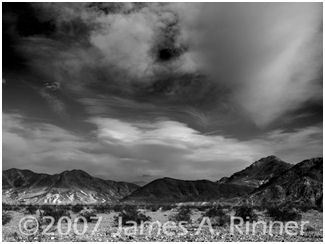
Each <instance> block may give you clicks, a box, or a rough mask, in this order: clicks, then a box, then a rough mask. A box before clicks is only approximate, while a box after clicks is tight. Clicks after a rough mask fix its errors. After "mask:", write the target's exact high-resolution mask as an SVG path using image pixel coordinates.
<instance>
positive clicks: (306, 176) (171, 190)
mask: <svg viewBox="0 0 325 244" xmlns="http://www.w3.org/2000/svg"><path fill="white" fill-rule="evenodd" d="M322 179H323V159H322V158H314V159H309V160H305V161H303V162H301V163H298V164H296V165H292V164H289V163H286V162H284V161H282V160H280V159H279V158H277V157H275V156H269V157H266V158H262V159H260V160H258V161H256V162H254V163H252V164H251V165H250V166H249V167H247V168H245V169H244V170H241V171H239V172H237V173H234V174H233V175H232V176H230V177H224V178H222V179H220V180H219V181H216V182H213V181H209V180H194V181H189V180H179V179H172V178H168V177H165V178H161V179H156V180H154V181H152V182H149V183H148V184H145V185H144V186H141V187H140V186H138V185H135V184H132V183H126V182H115V181H110V180H103V179H99V178H96V177H93V176H91V175H89V174H87V173H86V172H84V171H81V170H72V171H64V172H62V173H60V174H55V175H48V174H37V173H34V172H32V171H30V170H19V169H9V170H5V171H3V177H2V187H3V192H2V196H3V202H6V203H11V204H21V203H24V204H29V203H32V204H69V203H82V204H106V203H116V202H118V201H120V202H123V203H157V202H158V203H179V202H211V201H219V202H220V201H238V198H241V199H242V200H245V201H246V200H250V201H251V202H252V203H254V204H257V205H261V204H264V203H275V204H280V203H285V202H288V201H289V202H290V203H291V202H298V203H301V204H304V205H311V206H315V207H319V206H320V205H321V204H322V190H323V181H322ZM234 199H235V200H234Z"/></svg>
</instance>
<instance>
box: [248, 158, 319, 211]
mask: <svg viewBox="0 0 325 244" xmlns="http://www.w3.org/2000/svg"><path fill="white" fill-rule="evenodd" d="M250 198H251V199H252V200H253V202H254V204H262V203H263V202H264V203H267V204H271V203H275V204H282V203H285V204H292V203H296V204H299V205H306V206H314V207H322V205H323V158H313V159H309V160H304V161H302V162H300V163H298V164H296V165H295V166H293V167H291V168H289V169H288V170H286V171H284V172H282V173H281V174H280V175H278V176H276V177H273V178H271V179H270V180H269V181H268V182H267V183H265V184H263V185H261V186H260V187H259V188H258V189H256V190H255V191H254V193H253V194H252V195H251V197H250Z"/></svg>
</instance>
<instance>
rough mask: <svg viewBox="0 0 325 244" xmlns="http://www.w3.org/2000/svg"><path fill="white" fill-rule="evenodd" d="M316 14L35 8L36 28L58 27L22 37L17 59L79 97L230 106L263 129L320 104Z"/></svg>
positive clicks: (228, 8) (210, 8) (251, 8)
mask: <svg viewBox="0 0 325 244" xmlns="http://www.w3.org/2000/svg"><path fill="white" fill-rule="evenodd" d="M28 6H29V5H28ZM319 6H320V5H319V4H247V5H245V4H244V5H243V4H168V3H166V4H158V3H157V4H132V3H126V4H113V3H108V4H95V3H92V4H87V3H82V4H74V3H66V4H54V3H44V4H33V5H31V6H29V7H28V8H32V9H33V11H34V12H33V13H34V14H35V16H36V17H35V16H34V17H33V19H35V18H36V19H37V20H38V22H36V21H35V23H38V24H37V26H42V27H43V25H49V26H54V27H53V28H51V29H50V31H49V32H50V33H47V32H44V33H41V34H40V33H39V32H35V33H33V32H31V31H28V28H27V31H23V32H22V33H21V32H19V31H17V33H18V35H20V36H21V38H20V40H19V44H18V45H17V49H16V50H19V51H20V54H22V55H23V57H24V58H25V59H27V60H28V65H29V66H30V67H32V68H33V69H34V71H36V72H38V73H39V74H41V76H42V77H44V78H45V79H46V80H47V81H48V82H59V83H60V84H62V87H63V88H64V89H69V90H70V91H72V92H73V93H75V94H76V96H81V97H83V98H92V97H93V96H94V94H101V95H103V96H110V95H112V94H114V95H116V96H119V97H121V98H126V99H133V100H135V101H141V100H150V102H151V103H152V104H156V105H157V106H159V107H160V106H163V107H164V106H165V107H166V106H178V105H181V107H182V106H183V105H184V104H186V105H188V106H190V107H192V108H193V109H196V110H200V111H203V112H205V113H208V112H209V111H212V110H214V111H215V110H217V112H220V111H222V109H223V107H224V106H227V108H228V110H229V111H230V110H234V111H235V113H237V112H238V111H236V110H243V111H245V113H246V114H247V116H249V117H250V118H251V120H252V121H254V122H255V123H256V124H258V125H260V126H265V125H267V124H269V123H270V122H272V121H274V120H276V119H278V118H279V117H281V116H282V115H283V114H284V113H286V112H289V111H294V110H296V109H298V108H299V106H301V105H303V104H304V103H306V102H308V101H309V100H316V101H319V102H320V101H321V98H322V96H321V93H320V92H319V91H320V88H321V86H322V83H321V78H320V73H321V72H320V71H321V55H319V54H320V53H321V35H322V33H321V29H320V26H321V11H320V9H321V8H319ZM306 9H307V11H306ZM27 12H28V11H27ZM36 13H37V14H36ZM18 23H19V21H18ZM33 23H34V22H33ZM33 23H32V24H33ZM17 26H18V27H16V28H18V30H19V29H20V28H22V27H19V24H17ZM22 29H24V28H22ZM25 29H26V28H25ZM36 29H37V28H36ZM203 74H204V75H203ZM288 91H290V92H289V93H288ZM306 91H308V92H306ZM216 108H217V109H216ZM219 108H220V109H219Z"/></svg>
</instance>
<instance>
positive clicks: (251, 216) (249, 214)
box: [235, 205, 257, 222]
mask: <svg viewBox="0 0 325 244" xmlns="http://www.w3.org/2000/svg"><path fill="white" fill-rule="evenodd" d="M235 216H237V217H241V218H242V219H243V220H244V221H249V222H251V221H256V220H257V215H256V214H255V213H254V209H253V207H252V206H249V205H242V206H239V207H238V208H237V209H236V213H235Z"/></svg>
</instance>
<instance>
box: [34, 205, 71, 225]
mask: <svg viewBox="0 0 325 244" xmlns="http://www.w3.org/2000/svg"><path fill="white" fill-rule="evenodd" d="M43 216H51V217H53V218H54V222H55V223H57V222H58V220H59V219H60V218H61V217H63V216H66V217H69V218H70V213H69V211H68V210H67V208H66V207H64V206H60V205H44V206H42V212H41V216H40V217H41V219H42V217H43Z"/></svg>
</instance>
